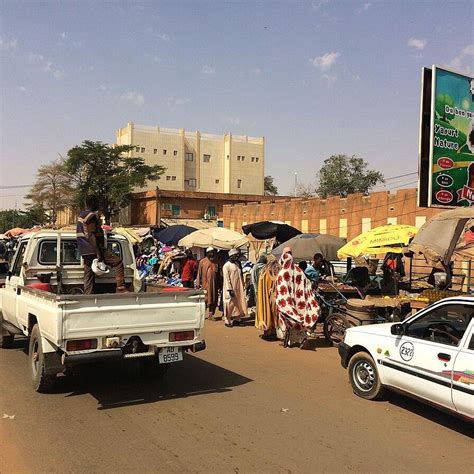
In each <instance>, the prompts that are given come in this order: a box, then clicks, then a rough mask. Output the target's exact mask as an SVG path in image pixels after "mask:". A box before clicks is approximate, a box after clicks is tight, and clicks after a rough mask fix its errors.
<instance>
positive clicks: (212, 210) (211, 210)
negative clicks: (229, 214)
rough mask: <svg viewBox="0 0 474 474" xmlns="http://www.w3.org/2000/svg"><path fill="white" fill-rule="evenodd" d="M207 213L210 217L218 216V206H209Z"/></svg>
mask: <svg viewBox="0 0 474 474" xmlns="http://www.w3.org/2000/svg"><path fill="white" fill-rule="evenodd" d="M206 214H207V215H208V216H209V217H216V216H217V209H216V206H207V209H206Z"/></svg>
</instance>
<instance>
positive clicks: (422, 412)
mask: <svg viewBox="0 0 474 474" xmlns="http://www.w3.org/2000/svg"><path fill="white" fill-rule="evenodd" d="M206 332H207V335H206V338H207V342H208V349H207V350H206V351H204V352H201V353H200V354H197V355H193V356H187V357H186V358H185V361H184V362H182V363H179V364H176V365H175V366H174V367H172V369H171V370H170V372H168V374H167V375H166V378H165V380H164V381H163V382H159V381H157V380H154V379H150V378H147V377H146V376H145V375H144V374H141V373H136V372H133V371H130V370H128V369H120V370H118V369H115V370H110V369H107V368H100V369H95V370H87V371H85V372H84V373H83V374H82V375H80V376H77V377H74V378H72V377H71V378H69V377H63V378H62V379H61V383H60V385H59V388H58V390H57V391H56V392H55V393H54V394H49V395H40V394H36V393H34V392H33V391H32V390H31V389H30V383H29V376H28V370H27V356H26V354H25V350H24V344H22V343H18V344H17V346H16V348H15V349H11V350H8V351H7V350H0V384H1V388H0V390H1V391H0V472H1V473H2V474H3V473H10V472H19V471H28V472H32V471H50V472H51V471H53V472H59V471H62V472H91V471H92V472H96V471H101V472H110V471H112V470H114V471H118V472H131V471H132V472H138V471H141V472H150V471H164V470H166V471H168V472H178V471H179V472H204V471H214V472H215V471H218V472H257V471H258V472H262V471H264V472H293V473H295V472H324V471H331V472H343V471H355V472H357V471H360V472H362V471H364V472H367V471H378V472H383V471H398V472H399V471H412V472H414V471H417V472H421V471H430V472H433V471H437V472H462V471H464V472H465V471H466V469H468V466H470V465H472V463H471V460H472V439H471V436H472V427H471V426H469V425H467V424H465V423H464V422H462V421H460V420H457V419H455V418H453V417H450V416H449V415H445V414H443V413H440V412H438V411H436V410H434V409H432V408H430V407H427V406H425V405H423V404H420V403H418V402H415V401H412V400H409V399H406V398H404V397H402V396H399V395H393V396H392V397H391V398H390V400H389V401H385V402H367V401H364V400H361V399H359V398H357V397H355V396H354V395H353V394H352V392H351V390H350V386H349V385H348V382H347V375H346V372H345V371H344V370H343V369H342V368H341V367H340V365H339V359H338V355H337V351H336V349H334V348H329V347H325V346H324V344H323V342H322V341H321V343H318V347H317V349H316V351H312V350H308V351H301V350H299V349H283V348H282V347H281V346H280V345H279V343H269V342H264V341H261V340H260V339H258V337H257V333H256V331H255V329H254V328H252V327H244V328H232V329H228V328H225V327H223V324H222V323H219V322H210V323H208V325H207V329H206ZM3 414H7V415H14V418H13V419H10V418H9V417H6V418H4V417H3Z"/></svg>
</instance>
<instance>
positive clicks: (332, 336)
mask: <svg viewBox="0 0 474 474" xmlns="http://www.w3.org/2000/svg"><path fill="white" fill-rule="evenodd" d="M350 326H351V325H350V323H349V321H348V320H347V318H346V317H345V316H344V315H343V314H342V313H332V314H331V315H330V316H329V317H327V318H326V320H325V321H324V326H323V330H324V337H325V338H326V340H327V341H328V343H329V344H332V345H334V346H337V345H338V344H339V343H341V342H342V341H343V340H344V335H345V334H346V329H347V328H349V327H350Z"/></svg>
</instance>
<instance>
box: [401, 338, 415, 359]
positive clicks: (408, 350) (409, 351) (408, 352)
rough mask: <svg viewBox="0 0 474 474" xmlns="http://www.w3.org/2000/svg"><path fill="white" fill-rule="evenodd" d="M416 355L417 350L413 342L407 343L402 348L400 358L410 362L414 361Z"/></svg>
mask: <svg viewBox="0 0 474 474" xmlns="http://www.w3.org/2000/svg"><path fill="white" fill-rule="evenodd" d="M414 353H415V348H414V346H413V344H412V343H411V342H405V343H403V344H402V345H401V347H400V357H401V358H402V359H403V360H404V361H409V360H411V359H413V354H414Z"/></svg>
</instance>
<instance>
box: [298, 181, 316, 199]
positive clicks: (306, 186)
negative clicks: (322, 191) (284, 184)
mask: <svg viewBox="0 0 474 474" xmlns="http://www.w3.org/2000/svg"><path fill="white" fill-rule="evenodd" d="M296 195H297V196H298V197H302V198H310V197H314V196H315V195H316V191H315V190H314V185H313V184H310V183H298V184H297V185H296Z"/></svg>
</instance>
